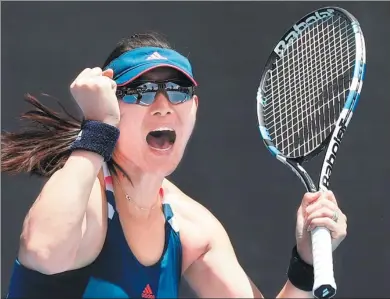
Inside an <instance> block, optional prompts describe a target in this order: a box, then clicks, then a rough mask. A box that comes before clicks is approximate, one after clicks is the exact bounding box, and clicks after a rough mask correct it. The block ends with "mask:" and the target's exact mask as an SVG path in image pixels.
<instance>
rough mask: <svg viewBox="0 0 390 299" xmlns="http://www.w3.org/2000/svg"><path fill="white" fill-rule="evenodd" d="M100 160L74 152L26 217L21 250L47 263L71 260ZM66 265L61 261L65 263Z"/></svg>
mask: <svg viewBox="0 0 390 299" xmlns="http://www.w3.org/2000/svg"><path fill="white" fill-rule="evenodd" d="M102 163H103V158H102V157H101V156H99V155H98V154H95V153H92V152H87V151H75V152H74V153H72V155H71V156H70V157H69V159H68V161H67V162H66V163H65V165H64V167H63V168H62V169H61V170H60V171H58V172H57V173H55V174H54V175H53V176H52V177H51V178H50V179H49V181H48V182H47V183H46V185H45V186H44V188H43V190H42V192H41V194H40V195H39V198H38V199H37V201H36V202H35V203H34V205H33V207H32V208H31V209H30V211H29V214H28V216H27V217H26V220H25V223H24V227H23V233H22V238H21V248H22V250H24V251H25V252H27V255H29V253H32V254H31V256H35V257H36V258H37V260H38V263H39V261H44V260H45V261H46V262H47V263H50V262H53V261H57V260H61V259H63V257H68V256H69V257H71V256H72V255H75V254H76V252H77V248H78V245H79V244H80V241H81V238H82V224H83V219H84V216H85V212H86V209H87V205H88V200H89V198H90V195H91V191H92V188H93V186H94V184H95V182H96V178H97V174H98V172H99V170H100V169H101V166H102ZM65 262H66V261H64V263H65Z"/></svg>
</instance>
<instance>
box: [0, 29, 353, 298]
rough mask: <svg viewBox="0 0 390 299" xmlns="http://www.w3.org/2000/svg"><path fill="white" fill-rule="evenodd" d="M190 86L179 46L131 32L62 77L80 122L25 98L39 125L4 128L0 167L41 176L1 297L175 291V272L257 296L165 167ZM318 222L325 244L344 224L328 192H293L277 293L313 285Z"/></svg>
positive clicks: (208, 289)
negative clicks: (293, 215)
mask: <svg viewBox="0 0 390 299" xmlns="http://www.w3.org/2000/svg"><path fill="white" fill-rule="evenodd" d="M196 86H197V83H196V81H195V79H194V76H193V73H192V68H191V65H190V62H189V61H188V60H187V59H186V58H185V57H183V56H182V55H181V54H179V53H178V52H176V51H174V50H172V49H171V47H170V46H169V44H168V43H167V42H166V41H165V40H163V39H162V38H161V37H159V36H158V35H156V34H139V35H134V36H132V37H131V38H129V39H125V40H123V41H121V42H120V43H119V45H118V46H117V48H116V49H115V50H114V51H113V52H112V53H111V55H110V56H109V58H108V59H107V61H106V63H105V64H104V66H103V69H101V68H99V67H93V68H87V69H85V70H83V71H82V72H81V73H80V74H79V75H78V76H77V78H76V79H75V80H74V82H73V83H72V84H71V86H70V90H71V93H72V95H73V97H74V99H75V101H76V102H77V104H78V105H79V107H80V108H81V110H82V112H83V116H84V118H83V121H82V122H80V121H77V119H75V118H72V117H70V116H69V115H68V116H66V115H62V114H61V115H60V114H57V113H55V112H54V111H52V110H50V109H48V108H47V107H45V106H43V105H42V104H40V102H38V101H37V100H36V99H34V98H32V97H29V98H28V100H29V102H30V103H32V104H33V105H34V106H35V107H36V108H37V109H36V110H35V111H31V112H28V113H27V114H26V115H25V117H27V118H28V119H30V120H33V121H35V123H38V124H39V126H36V127H29V128H27V129H28V130H22V131H20V132H17V133H10V132H3V134H2V161H1V165H2V171H5V172H10V173H19V172H28V173H35V174H39V175H42V176H45V177H47V178H48V180H47V182H46V183H45V185H44V187H43V189H42V191H41V192H40V194H39V196H38V198H37V199H36V201H35V203H34V204H33V205H32V207H31V209H30V211H29V212H28V215H27V216H26V218H25V221H24V225H23V231H22V233H21V239H20V249H19V255H18V258H17V259H16V262H15V266H14V271H13V274H12V278H11V282H10V287H9V293H8V297H9V298H47V297H49V296H50V297H52V296H53V298H54V296H59V297H69V298H140V297H141V298H176V297H177V296H178V287H179V282H180V279H181V277H182V276H184V277H185V278H186V279H187V281H188V282H189V285H190V286H191V287H192V288H193V289H194V291H195V292H196V294H197V295H198V296H199V297H203V298H211V297H224V298H262V294H261V292H260V291H259V290H258V288H257V287H256V286H255V285H254V284H253V283H252V281H251V280H250V278H248V276H247V275H246V274H245V272H244V270H243V269H242V268H241V266H240V264H239V261H238V260H237V257H236V255H235V253H234V250H233V247H232V244H231V243H230V240H229V237H228V234H227V233H226V231H225V229H224V228H223V226H222V225H221V223H220V222H218V220H217V219H216V218H215V217H214V216H213V215H212V214H211V213H210V212H209V211H208V210H207V209H206V208H205V207H203V206H202V205H200V204H199V203H197V202H196V201H194V200H193V199H191V198H190V197H189V196H187V195H186V194H184V193H183V192H181V191H180V190H179V189H178V188H177V187H176V186H175V185H173V184H172V183H171V182H169V181H168V180H166V179H165V178H166V177H167V176H168V175H169V174H171V173H172V172H173V171H174V170H175V168H176V167H177V165H178V164H179V162H180V160H181V158H182V156H183V152H184V150H185V147H186V144H187V142H188V140H189V138H190V136H191V133H192V130H193V128H194V125H195V119H196V111H197V107H198V103H199V102H198V98H197V96H196V94H195V93H194V91H195V87H196ZM227 200H229V199H227ZM259 213H260V214H261V211H259ZM317 226H325V227H327V228H328V229H329V230H330V231H331V232H332V237H333V247H334V248H336V247H337V246H338V245H339V244H340V242H341V241H342V240H343V239H344V237H345V236H346V217H345V215H344V214H343V213H342V212H341V211H340V209H339V208H338V206H337V201H336V199H335V197H334V195H333V194H332V193H331V192H327V193H324V194H320V193H315V194H305V195H304V197H303V199H302V203H301V205H300V207H299V209H298V213H297V226H296V232H297V233H296V241H297V244H296V246H295V247H294V249H293V250H292V255H291V262H290V265H289V268H288V269H289V270H288V275H287V282H286V284H285V285H284V287H283V288H282V290H281V291H280V293H279V295H278V297H279V298H304V297H311V296H312V295H311V292H310V291H311V288H312V286H313V267H312V266H311V264H312V254H311V242H310V235H309V230H310V229H313V228H315V227H317ZM259 271H267V269H263V268H260V269H259Z"/></svg>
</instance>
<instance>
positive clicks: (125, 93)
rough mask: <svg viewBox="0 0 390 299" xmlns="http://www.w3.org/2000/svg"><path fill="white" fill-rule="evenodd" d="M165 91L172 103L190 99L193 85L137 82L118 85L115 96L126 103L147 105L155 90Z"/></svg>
mask: <svg viewBox="0 0 390 299" xmlns="http://www.w3.org/2000/svg"><path fill="white" fill-rule="evenodd" d="M160 91H163V92H164V91H165V92H166V93H167V95H168V100H169V102H171V103H172V104H174V105H177V104H180V103H184V102H186V101H188V100H191V99H192V97H193V96H194V92H195V87H194V86H192V85H190V84H189V83H186V82H171V81H168V82H137V83H132V84H130V85H126V86H122V87H118V88H117V91H116V96H117V97H118V98H120V99H122V100H123V102H125V103H127V104H139V105H143V106H149V105H151V104H153V102H154V101H155V98H156V94H157V92H160Z"/></svg>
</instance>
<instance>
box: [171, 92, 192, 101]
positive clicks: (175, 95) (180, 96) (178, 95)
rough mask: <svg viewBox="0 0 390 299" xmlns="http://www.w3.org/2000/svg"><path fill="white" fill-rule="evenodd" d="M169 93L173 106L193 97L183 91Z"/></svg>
mask: <svg viewBox="0 0 390 299" xmlns="http://www.w3.org/2000/svg"><path fill="white" fill-rule="evenodd" d="M167 93H168V97H169V101H170V102H171V103H172V104H180V103H183V102H185V101H188V100H189V99H191V95H189V94H188V93H184V92H181V91H168V92H167Z"/></svg>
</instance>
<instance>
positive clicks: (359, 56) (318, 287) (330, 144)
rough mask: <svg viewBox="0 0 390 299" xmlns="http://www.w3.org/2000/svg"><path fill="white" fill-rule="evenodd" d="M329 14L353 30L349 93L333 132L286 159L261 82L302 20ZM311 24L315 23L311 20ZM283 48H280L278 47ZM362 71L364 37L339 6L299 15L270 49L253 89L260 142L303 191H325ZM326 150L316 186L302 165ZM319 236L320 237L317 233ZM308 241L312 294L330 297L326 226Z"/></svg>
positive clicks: (295, 36)
mask: <svg viewBox="0 0 390 299" xmlns="http://www.w3.org/2000/svg"><path fill="white" fill-rule="evenodd" d="M327 14H328V15H329V14H331V15H330V16H333V15H336V14H339V15H341V16H342V17H343V18H345V19H347V20H349V22H350V26H352V28H353V32H354V34H355V45H356V58H355V66H354V73H353V77H352V81H351V84H350V86H349V93H348V96H347V99H346V101H345V104H344V107H343V109H342V111H341V113H340V115H339V118H338V120H337V122H336V124H335V126H334V128H333V131H332V132H331V133H330V134H329V136H328V137H327V138H326V139H325V140H324V141H323V142H322V143H321V144H320V145H319V146H318V147H317V148H316V149H314V150H313V151H312V152H310V153H309V154H308V155H306V156H301V157H295V158H289V157H286V156H285V155H284V154H283V153H282V152H280V151H279V150H278V149H277V148H276V146H275V145H274V144H273V142H272V139H271V137H270V134H269V132H268V130H267V128H266V125H265V122H264V118H263V103H264V101H266V98H265V93H264V91H263V87H264V86H265V82H266V80H267V75H268V72H269V71H270V70H271V69H272V65H273V64H274V62H276V61H277V60H279V59H280V58H281V57H282V55H283V53H284V51H285V49H287V48H288V46H289V42H290V43H291V42H293V41H295V40H296V39H298V38H299V36H300V34H301V33H302V32H303V31H304V30H305V29H306V28H309V27H310V25H309V26H307V27H305V28H304V29H303V30H302V31H300V32H299V30H297V28H299V26H301V24H302V23H303V22H307V21H308V20H309V21H310V20H313V19H316V20H318V18H319V17H322V18H326V15H327ZM314 23H315V22H314ZM283 47H285V48H284V51H282V50H281V49H282V48H283ZM365 73H366V50H365V42H364V36H363V33H362V30H361V27H360V24H359V22H358V21H357V19H356V18H355V17H354V16H353V15H352V14H351V13H349V12H348V11H346V10H345V9H342V8H339V7H333V6H328V7H324V8H321V9H318V10H316V11H313V12H311V13H309V14H307V15H305V16H304V17H303V18H301V19H300V20H299V21H298V22H297V23H296V24H294V25H293V26H292V28H291V29H290V30H288V31H287V32H286V33H285V34H284V35H283V37H282V38H281V40H280V42H279V43H278V44H277V46H276V47H275V48H274V50H273V51H272V52H271V54H270V56H269V58H268V60H267V62H266V64H265V67H264V70H263V75H262V78H261V80H260V86H259V88H258V92H257V115H258V124H259V130H260V135H261V137H262V139H263V142H264V144H265V146H266V147H267V149H268V150H269V151H270V153H271V154H272V155H273V156H274V157H275V158H276V159H277V160H279V161H280V162H282V163H283V164H284V165H286V166H287V167H288V168H289V169H291V171H293V172H294V173H295V174H296V175H297V177H298V178H300V180H301V181H302V183H303V184H304V186H305V188H306V190H307V191H308V192H317V191H319V190H321V191H326V190H328V189H329V181H330V175H331V173H332V171H333V166H334V163H335V159H336V155H337V152H338V150H339V147H340V143H341V140H342V139H343V137H344V134H345V131H346V129H347V127H348V125H349V122H350V120H351V118H352V115H353V112H354V110H355V108H356V106H357V104H358V102H359V98H360V92H361V89H362V84H363V81H364V77H365ZM325 149H326V154H325V158H324V162H323V165H322V168H321V172H320V176H319V181H318V182H319V183H318V186H317V185H316V184H315V183H314V182H313V180H312V178H311V177H310V175H309V174H308V173H307V172H306V170H305V169H304V168H303V167H302V164H303V163H304V162H306V161H308V160H310V159H312V158H314V157H315V156H317V155H318V154H320V153H321V152H322V151H324V150H325ZM320 235H321V236H320ZM316 239H317V240H323V241H321V242H317V243H318V244H315V243H316V242H314V241H315V240H316ZM312 241H313V266H314V286H313V295H314V296H315V297H316V298H332V297H333V296H334V295H335V294H336V290H337V286H336V282H335V279H334V273H333V257H332V247H331V246H332V245H331V236H330V232H329V231H328V230H327V229H326V228H322V227H318V228H316V229H315V230H313V231H312ZM319 259H324V260H326V261H327V263H330V264H328V265H324V263H321V260H319ZM323 266H326V268H327V270H326V271H327V272H328V273H327V275H325V279H322V278H321V277H320V276H322V275H317V274H318V273H319V271H320V270H319V269H320V267H323Z"/></svg>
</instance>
